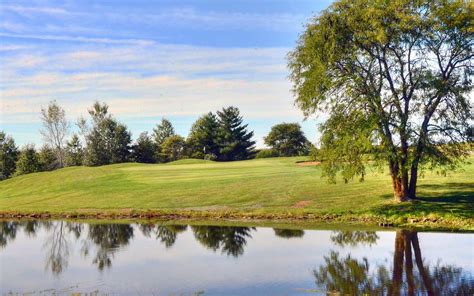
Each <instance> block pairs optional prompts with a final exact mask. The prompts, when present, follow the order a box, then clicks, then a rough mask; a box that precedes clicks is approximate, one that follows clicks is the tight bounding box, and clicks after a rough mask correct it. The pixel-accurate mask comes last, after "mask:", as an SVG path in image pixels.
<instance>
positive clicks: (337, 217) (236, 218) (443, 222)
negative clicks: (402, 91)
mask: <svg viewBox="0 0 474 296" xmlns="http://www.w3.org/2000/svg"><path fill="white" fill-rule="evenodd" d="M2 219H3V220H5V219H16V220H23V219H44V220H50V219H66V220H99V221H103V220H109V221H121V220H122V221H123V220H133V221H153V220H160V221H209V222H216V223H223V222H231V223H239V222H240V223H256V224H259V223H260V224H268V223H270V224H271V223H280V224H295V225H310V224H318V223H319V224H321V223H324V224H341V223H348V224H347V226H355V225H359V226H370V227H381V228H387V229H390V228H397V227H400V228H414V229H420V230H421V229H424V230H427V229H428V230H445V231H467V232H474V218H462V217H442V216H437V215H428V216H424V217H422V216H416V215H412V216H395V217H394V216H391V217H387V216H383V215H376V214H373V213H361V214H354V213H337V214H336V213H326V214H315V213H292V212H287V213H283V212H281V213H266V212H239V211H199V210H140V209H136V210H131V209H126V210H124V209H115V210H84V209H80V210H77V211H62V212H54V211H3V210H0V220H2Z"/></svg>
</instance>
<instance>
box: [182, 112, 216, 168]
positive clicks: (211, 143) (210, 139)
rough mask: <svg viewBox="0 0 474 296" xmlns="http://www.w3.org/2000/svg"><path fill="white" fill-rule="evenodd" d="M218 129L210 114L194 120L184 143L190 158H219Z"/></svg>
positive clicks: (214, 119)
mask: <svg viewBox="0 0 474 296" xmlns="http://www.w3.org/2000/svg"><path fill="white" fill-rule="evenodd" d="M218 129H219V123H218V122H217V117H216V116H215V115H214V114H213V113H211V112H209V113H208V114H205V115H203V116H201V117H200V118H199V119H198V120H196V122H195V123H194V124H193V126H192V127H191V131H190V132H189V136H188V139H187V141H186V142H187V146H188V149H189V155H190V157H191V158H206V159H216V158H217V157H218V156H219V145H218V144H217V142H216V141H217V132H218Z"/></svg>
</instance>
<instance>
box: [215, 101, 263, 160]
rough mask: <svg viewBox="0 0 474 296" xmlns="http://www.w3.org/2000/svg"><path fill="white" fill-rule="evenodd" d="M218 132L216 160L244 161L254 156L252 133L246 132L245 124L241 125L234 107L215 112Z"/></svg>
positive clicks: (238, 113)
mask: <svg viewBox="0 0 474 296" xmlns="http://www.w3.org/2000/svg"><path fill="white" fill-rule="evenodd" d="M217 115H218V117H219V118H218V122H219V130H218V133H217V138H218V143H219V147H220V150H219V155H218V159H219V160H221V161H232V160H244V159H249V158H252V157H253V156H254V154H255V151H254V149H255V142H254V141H252V137H253V132H249V131H247V126H248V125H247V124H243V119H242V116H240V111H239V109H238V108H236V107H228V108H223V109H222V110H221V111H217Z"/></svg>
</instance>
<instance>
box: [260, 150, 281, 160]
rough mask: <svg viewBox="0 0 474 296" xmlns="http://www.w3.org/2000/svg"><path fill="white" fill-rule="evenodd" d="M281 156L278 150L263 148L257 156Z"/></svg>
mask: <svg viewBox="0 0 474 296" xmlns="http://www.w3.org/2000/svg"><path fill="white" fill-rule="evenodd" d="M278 156H280V155H279V154H278V152H277V151H275V150H273V149H262V150H260V151H258V152H257V155H255V158H270V157H278Z"/></svg>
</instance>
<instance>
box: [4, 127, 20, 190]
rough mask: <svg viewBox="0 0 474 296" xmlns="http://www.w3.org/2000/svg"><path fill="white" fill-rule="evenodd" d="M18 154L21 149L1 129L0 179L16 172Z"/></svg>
mask: <svg viewBox="0 0 474 296" xmlns="http://www.w3.org/2000/svg"><path fill="white" fill-rule="evenodd" d="M18 155H19V151H18V148H17V147H16V145H15V141H14V140H13V138H12V137H10V136H7V135H6V134H5V132H3V131H0V181H1V180H4V179H7V178H10V177H11V176H12V175H13V174H14V173H15V170H16V164H15V163H16V161H17V160H18Z"/></svg>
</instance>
